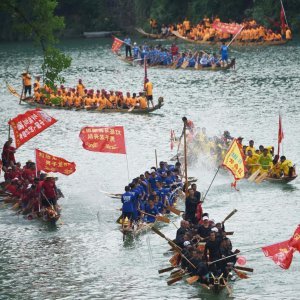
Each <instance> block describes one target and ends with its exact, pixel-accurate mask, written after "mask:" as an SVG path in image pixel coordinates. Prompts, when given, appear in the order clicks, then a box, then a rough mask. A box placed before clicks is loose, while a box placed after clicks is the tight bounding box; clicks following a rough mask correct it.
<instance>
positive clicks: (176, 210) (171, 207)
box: [167, 206, 181, 216]
mask: <svg viewBox="0 0 300 300" xmlns="http://www.w3.org/2000/svg"><path fill="white" fill-rule="evenodd" d="M167 210H169V211H171V212H172V213H174V214H175V215H177V216H180V213H181V212H180V210H179V209H177V208H175V207H173V206H167Z"/></svg>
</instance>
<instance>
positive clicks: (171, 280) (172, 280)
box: [167, 275, 183, 285]
mask: <svg viewBox="0 0 300 300" xmlns="http://www.w3.org/2000/svg"><path fill="white" fill-rule="evenodd" d="M182 279H183V275H182V276H179V277H175V278H173V279H170V280H168V281H167V284H168V285H171V284H173V283H175V282H177V281H180V280H182Z"/></svg>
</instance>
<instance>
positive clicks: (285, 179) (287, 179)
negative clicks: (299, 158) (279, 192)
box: [265, 175, 298, 184]
mask: <svg viewBox="0 0 300 300" xmlns="http://www.w3.org/2000/svg"><path fill="white" fill-rule="evenodd" d="M297 177H298V175H295V176H292V177H281V178H272V177H267V178H266V179H265V180H266V181H268V182H272V183H279V184H280V183H283V184H284V183H289V182H291V181H293V180H295V179H296V178H297Z"/></svg>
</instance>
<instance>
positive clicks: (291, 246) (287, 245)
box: [261, 225, 300, 269]
mask: <svg viewBox="0 0 300 300" xmlns="http://www.w3.org/2000/svg"><path fill="white" fill-rule="evenodd" d="M261 249H262V251H263V253H264V255H265V256H266V257H270V258H271V259H272V260H273V261H274V262H275V264H276V265H278V266H280V267H281V268H283V269H288V268H289V267H290V265H291V263H292V261H293V254H294V252H295V251H296V250H297V251H299V252H300V225H298V227H297V228H296V230H295V232H294V234H293V236H292V237H291V238H290V239H289V240H287V241H284V242H280V243H277V244H273V245H269V246H265V247H262V248H261Z"/></svg>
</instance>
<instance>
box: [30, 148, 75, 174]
mask: <svg viewBox="0 0 300 300" xmlns="http://www.w3.org/2000/svg"><path fill="white" fill-rule="evenodd" d="M35 158H36V169H37V170H38V171H45V172H58V173H61V174H64V175H71V174H72V173H74V172H75V171H76V164H75V163H74V162H69V161H67V160H65V159H63V158H61V157H57V156H53V155H50V154H48V153H46V152H43V151H41V150H38V149H35Z"/></svg>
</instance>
